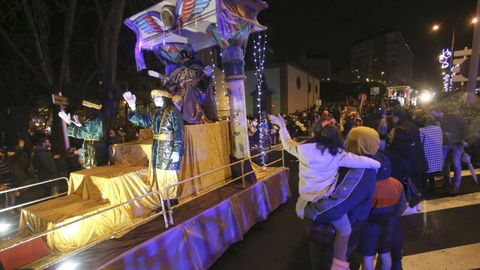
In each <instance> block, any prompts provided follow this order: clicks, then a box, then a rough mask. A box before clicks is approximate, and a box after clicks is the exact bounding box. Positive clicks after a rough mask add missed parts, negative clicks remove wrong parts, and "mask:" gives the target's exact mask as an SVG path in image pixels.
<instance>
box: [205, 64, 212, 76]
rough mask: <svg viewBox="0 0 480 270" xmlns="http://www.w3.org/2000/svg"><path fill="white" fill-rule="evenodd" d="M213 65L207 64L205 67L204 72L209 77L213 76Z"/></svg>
mask: <svg viewBox="0 0 480 270" xmlns="http://www.w3.org/2000/svg"><path fill="white" fill-rule="evenodd" d="M213 72H214V70H213V67H212V66H206V67H205V68H204V69H203V73H204V74H205V76H207V77H212V75H213Z"/></svg>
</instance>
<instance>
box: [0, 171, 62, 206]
mask: <svg viewBox="0 0 480 270" xmlns="http://www.w3.org/2000/svg"><path fill="white" fill-rule="evenodd" d="M61 180H64V181H65V182H66V183H67V186H68V184H69V181H68V178H66V177H58V178H54V179H50V180H45V181H42V182H38V183H35V184H30V185H26V186H21V187H16V188H10V189H6V190H2V191H0V195H2V194H6V193H10V192H14V191H19V190H22V189H26V188H31V187H35V186H40V185H45V184H49V183H53V182H57V181H61ZM67 193H68V192H62V193H57V194H54V195H50V196H47V197H43V198H40V199H36V200H33V201H29V202H26V203H22V204H17V205H14V206H8V207H5V208H3V209H0V213H3V212H7V211H10V210H13V209H16V208H21V207H24V206H27V205H31V204H34V203H37V202H42V201H46V200H48V199H53V198H57V197H60V196H63V195H66V194H67Z"/></svg>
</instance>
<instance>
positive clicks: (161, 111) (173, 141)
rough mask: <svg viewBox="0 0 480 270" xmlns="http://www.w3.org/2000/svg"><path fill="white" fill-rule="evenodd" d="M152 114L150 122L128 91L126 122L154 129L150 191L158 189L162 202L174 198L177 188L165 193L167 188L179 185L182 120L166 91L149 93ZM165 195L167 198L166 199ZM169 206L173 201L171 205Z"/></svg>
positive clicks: (149, 117) (148, 116)
mask: <svg viewBox="0 0 480 270" xmlns="http://www.w3.org/2000/svg"><path fill="white" fill-rule="evenodd" d="M151 96H152V99H153V102H154V103H155V112H154V115H153V119H152V117H151V116H150V114H148V113H147V114H142V113H140V112H139V111H138V110H137V109H136V105H135V101H136V97H135V95H134V94H132V93H131V92H129V91H127V92H125V93H124V94H123V98H124V99H125V101H126V102H127V103H128V106H129V107H130V110H131V111H130V113H129V114H128V119H129V120H130V122H132V123H133V124H135V125H137V126H140V127H142V128H152V129H153V143H152V157H151V161H150V167H151V170H150V172H151V173H150V175H151V180H152V181H151V188H150V189H151V190H153V189H156V190H160V191H161V192H162V195H163V199H164V200H166V199H167V198H170V199H171V200H172V199H173V203H175V201H176V198H177V188H172V189H170V190H168V191H167V188H168V187H169V186H170V185H172V184H175V183H178V175H177V173H178V170H179V169H180V157H181V156H182V155H183V144H184V142H183V120H182V117H181V115H180V113H179V111H178V110H177V108H176V107H175V105H174V104H173V102H172V94H170V93H169V92H168V91H166V90H157V89H154V90H152V91H151ZM167 192H168V195H169V196H167ZM171 203H172V202H171Z"/></svg>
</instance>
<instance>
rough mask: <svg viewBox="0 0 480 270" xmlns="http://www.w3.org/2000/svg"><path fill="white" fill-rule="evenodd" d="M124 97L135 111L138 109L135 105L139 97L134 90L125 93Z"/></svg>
mask: <svg viewBox="0 0 480 270" xmlns="http://www.w3.org/2000/svg"><path fill="white" fill-rule="evenodd" d="M123 99H125V101H126V102H127V103H128V107H130V109H131V110H132V111H135V110H136V109H137V106H136V105H135V101H136V100H137V97H136V96H135V95H134V94H132V92H130V91H127V92H125V93H123Z"/></svg>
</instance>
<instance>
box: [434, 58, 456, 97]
mask: <svg viewBox="0 0 480 270" xmlns="http://www.w3.org/2000/svg"><path fill="white" fill-rule="evenodd" d="M451 57H452V52H451V51H450V50H449V49H443V50H442V53H441V54H440V56H439V57H438V62H439V63H440V65H441V67H442V69H447V70H448V71H449V72H444V75H443V90H444V91H445V92H447V91H450V90H451V89H452V86H453V76H454V74H455V73H454V71H453V70H454V68H455V66H452V67H451V68H450V69H448V68H449V67H450V58H451Z"/></svg>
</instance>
